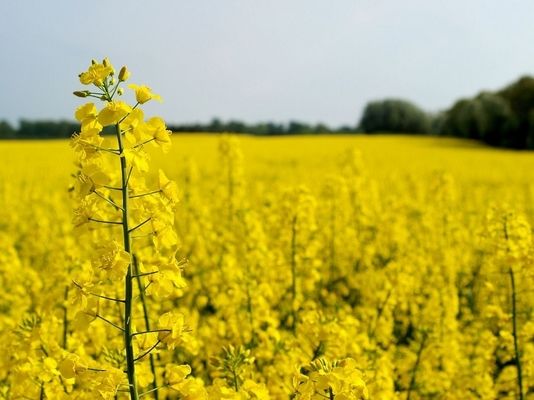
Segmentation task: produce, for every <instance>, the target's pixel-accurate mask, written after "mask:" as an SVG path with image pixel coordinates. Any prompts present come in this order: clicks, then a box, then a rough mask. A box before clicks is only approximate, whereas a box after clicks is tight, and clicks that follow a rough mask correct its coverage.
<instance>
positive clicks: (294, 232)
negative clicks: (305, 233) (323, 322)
mask: <svg viewBox="0 0 534 400" xmlns="http://www.w3.org/2000/svg"><path fill="white" fill-rule="evenodd" d="M296 299H297V217H296V216H295V217H293V220H292V222H291V316H292V321H291V330H292V331H293V334H294V333H295V332H296V330H297V310H295V303H296Z"/></svg>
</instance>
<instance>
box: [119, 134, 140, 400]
mask: <svg viewBox="0 0 534 400" xmlns="http://www.w3.org/2000/svg"><path fill="white" fill-rule="evenodd" d="M115 129H116V134H117V143H118V145H119V152H120V162H121V192H122V233H123V240H124V250H125V251H126V252H127V253H129V254H132V251H131V250H132V249H131V245H130V228H129V225H128V169H127V167H126V158H125V157H124V154H123V144H122V136H121V130H120V126H119V124H116V125H115ZM124 293H125V295H124V347H125V349H126V373H127V375H128V386H129V390H130V400H139V394H138V391H137V380H136V376H135V357H134V352H133V346H132V301H133V285H132V263H131V262H130V264H129V265H128V271H127V273H126V279H125V280H124Z"/></svg>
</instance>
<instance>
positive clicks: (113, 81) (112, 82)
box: [109, 78, 115, 86]
mask: <svg viewBox="0 0 534 400" xmlns="http://www.w3.org/2000/svg"><path fill="white" fill-rule="evenodd" d="M109 84H110V85H111V86H113V85H114V84H115V79H114V78H111V80H110V81H109Z"/></svg>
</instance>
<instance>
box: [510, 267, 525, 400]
mask: <svg viewBox="0 0 534 400" xmlns="http://www.w3.org/2000/svg"><path fill="white" fill-rule="evenodd" d="M508 273H509V274H510V284H511V285H512V334H513V336H514V352H515V365H516V367H517V389H518V391H519V400H523V370H522V368H521V353H520V351H519V343H518V339H517V310H516V307H517V305H516V302H517V299H516V290H515V276H514V270H513V269H512V267H510V268H509V270H508Z"/></svg>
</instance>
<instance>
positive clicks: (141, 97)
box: [128, 83, 162, 104]
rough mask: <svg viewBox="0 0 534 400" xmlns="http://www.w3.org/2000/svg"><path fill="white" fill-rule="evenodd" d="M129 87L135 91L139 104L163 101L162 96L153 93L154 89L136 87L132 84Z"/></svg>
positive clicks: (142, 86) (144, 86) (143, 86)
mask: <svg viewBox="0 0 534 400" xmlns="http://www.w3.org/2000/svg"><path fill="white" fill-rule="evenodd" d="M128 87H129V88H130V89H132V90H134V91H135V99H136V100H137V102H138V103H139V104H145V103H146V102H147V101H149V100H152V99H154V100H158V101H161V100H162V99H161V96H160V95H157V94H154V93H152V89H150V88H149V87H148V86H146V85H135V84H133V83H132V84H130V85H128Z"/></svg>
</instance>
